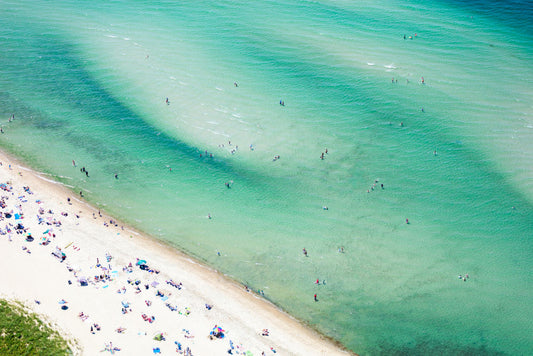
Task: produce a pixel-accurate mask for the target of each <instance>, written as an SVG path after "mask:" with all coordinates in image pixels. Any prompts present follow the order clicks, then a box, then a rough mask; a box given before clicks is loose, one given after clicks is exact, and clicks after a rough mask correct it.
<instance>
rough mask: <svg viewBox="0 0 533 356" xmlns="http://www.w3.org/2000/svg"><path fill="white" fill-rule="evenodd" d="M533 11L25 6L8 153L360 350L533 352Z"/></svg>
mask: <svg viewBox="0 0 533 356" xmlns="http://www.w3.org/2000/svg"><path fill="white" fill-rule="evenodd" d="M531 8H532V7H531V6H528V4H527V3H520V2H517V3H512V2H510V3H506V4H503V5H502V4H492V3H490V2H489V3H476V2H467V3H464V2H463V3H457V4H454V3H449V4H442V3H440V2H435V1H434V2H421V1H415V2H409V3H404V2H380V1H378V2H376V1H373V2H365V1H363V2H356V3H354V2H349V1H335V2H333V1H314V2H311V1H277V2H273V1H255V2H253V3H250V2H244V1H221V2H217V3H213V2H205V1H199V2H198V1H197V2H170V1H167V2H165V1H160V2H156V1H150V2H126V1H114V2H99V1H96V2H79V1H53V2H41V1H37V2H35V1H32V2H29V1H16V2H15V1H13V2H9V1H3V2H1V3H0V14H1V16H0V28H1V30H0V44H1V48H2V51H0V60H1V63H2V65H1V66H0V123H1V124H2V126H3V128H4V131H5V133H4V134H3V135H1V136H0V145H1V146H2V147H4V149H7V150H9V151H10V152H12V153H14V154H16V155H17V156H19V157H21V158H22V159H24V160H25V161H26V162H28V163H29V164H30V165H31V166H33V167H35V168H36V169H37V170H40V171H43V172H46V173H48V174H50V175H51V177H52V178H54V179H56V180H59V181H61V182H63V183H64V184H66V185H68V186H69V187H72V189H74V191H75V192H78V191H80V190H83V192H84V193H85V197H86V199H87V200H88V201H90V202H92V203H94V204H95V205H97V206H100V207H102V208H104V209H105V210H106V211H108V212H110V213H112V214H115V215H116V216H118V217H120V218H122V219H124V220H126V221H128V222H130V223H131V224H132V225H134V226H136V227H138V228H140V229H142V230H144V231H146V232H148V233H150V234H152V235H153V236H154V237H156V238H158V239H162V240H165V241H167V242H170V243H171V244H173V245H175V246H177V247H178V248H180V249H182V250H184V251H186V252H188V253H190V254H191V255H194V256H196V257H198V258H200V259H202V260H203V261H205V262H206V263H208V264H210V265H212V266H213V267H215V268H217V269H219V270H221V271H224V272H225V273H226V274H228V275H230V276H232V277H233V278H235V279H237V280H239V281H242V282H243V283H246V284H248V285H250V286H251V287H252V288H254V289H261V290H264V292H265V297H266V298H268V299H269V300H272V301H273V302H275V303H276V304H278V305H280V306H281V307H283V308H284V309H286V310H287V311H289V312H290V313H291V314H293V315H295V316H297V317H298V318H300V319H302V320H304V321H306V322H308V323H310V324H312V325H313V326H315V327H316V328H317V329H319V330H320V331H322V332H323V333H325V334H327V335H329V336H332V337H334V338H335V339H337V340H339V341H340V342H342V343H343V344H344V345H346V346H347V347H348V348H350V349H352V350H354V351H356V352H358V353H361V354H365V355H378V354H387V355H390V354H410V355H413V354H500V353H503V354H527V353H528V352H529V351H530V350H531V349H533V340H532V338H531V335H532V332H533V326H532V323H531V320H532V319H533V312H532V310H533V308H532V307H533V305H532V304H533V303H532V300H533V283H532V282H533V275H532V273H531V271H532V270H533V269H532V267H533V259H532V253H533V249H532V240H531V238H532V236H533V178H532V177H533V168H532V167H533V166H531V164H530V156H531V154H532V153H533V118H532V111H533V110H532V104H531V103H532V101H531V98H532V91H533V90H532V89H531V87H530V84H529V82H530V81H531V79H532V78H533V69H532V68H533V66H532V60H531V58H533V56H532V55H531V54H532V53H531V52H532V48H533V47H532V44H533V31H532V26H531V24H530V21H529V20H530V18H531V16H530V15H531ZM415 33H416V36H415ZM404 34H405V35H406V39H405V40H404V39H403V35H404ZM409 36H413V39H412V40H411V39H409ZM422 77H424V82H425V83H424V84H422V83H421V78H422ZM392 78H394V80H395V81H396V80H397V81H398V82H397V83H392V82H391V79H392ZM234 82H237V83H238V87H235V86H234ZM166 98H169V100H170V105H166V104H165V99H166ZM280 100H283V101H284V102H285V106H280V105H279V101H280ZM422 108H423V109H424V110H423V111H422ZM13 113H15V120H14V121H13V122H8V119H9V117H10V116H11V114H13ZM401 123H403V126H401V125H400V124H401ZM229 141H231V145H230V144H229ZM250 145H252V147H253V148H254V149H253V150H251V149H250ZM236 146H238V148H236ZM326 147H327V149H328V153H327V154H326V155H325V159H324V160H321V159H320V156H321V153H322V152H324V151H325V148H326ZM232 150H235V152H234V153H231V151H232ZM435 150H436V151H437V155H434V151H435ZM205 151H207V152H208V155H207V156H206V154H205ZM209 154H213V157H209ZM200 155H201V156H200ZM277 155H279V156H280V159H279V160H276V161H273V157H275V156H277ZM72 160H75V161H76V163H77V165H78V167H73V165H72ZM82 166H85V167H86V168H87V170H88V171H89V175H90V176H89V177H86V176H85V175H83V174H82V173H81V172H80V171H79V168H80V167H82ZM169 168H172V170H170V169H169ZM115 173H117V174H118V176H119V179H115V178H114V174H115ZM376 180H378V183H377V184H376V187H375V189H374V190H370V191H369V192H368V193H367V190H369V189H370V188H371V186H372V185H373V183H374V182H375V181H376ZM230 181H233V184H232V186H231V189H228V188H226V186H225V183H226V182H230ZM380 184H383V185H384V189H381V187H380ZM323 206H327V207H328V210H324V209H323ZM513 207H514V208H513ZM208 214H210V215H211V216H212V219H207V215H208ZM406 218H408V219H409V221H410V224H409V225H407V224H405V219H406ZM340 246H343V247H344V249H345V253H339V252H338V248H339V247H340ZM304 247H305V248H306V249H307V250H308V251H309V257H308V258H305V257H304V256H303V254H302V252H301V251H302V248H304ZM217 252H220V254H221V256H218V255H217ZM464 273H469V275H470V278H469V279H468V281H467V282H463V281H460V280H459V279H458V278H457V276H458V275H459V274H464ZM317 278H320V279H321V280H324V279H325V280H326V285H320V286H316V285H314V283H313V282H314V281H315V280H316V279H317ZM315 293H317V294H318V296H319V300H320V301H319V302H318V303H315V302H314V301H313V294H315Z"/></svg>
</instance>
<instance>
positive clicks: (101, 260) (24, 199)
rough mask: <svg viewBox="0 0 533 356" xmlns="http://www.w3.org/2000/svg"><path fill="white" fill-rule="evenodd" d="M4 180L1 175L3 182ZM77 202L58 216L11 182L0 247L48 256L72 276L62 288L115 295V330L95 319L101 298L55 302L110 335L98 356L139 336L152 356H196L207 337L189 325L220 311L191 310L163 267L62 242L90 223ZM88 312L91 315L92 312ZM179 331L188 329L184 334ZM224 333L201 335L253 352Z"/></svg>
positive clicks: (234, 350) (4, 189)
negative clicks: (199, 339) (68, 229)
mask: <svg viewBox="0 0 533 356" xmlns="http://www.w3.org/2000/svg"><path fill="white" fill-rule="evenodd" d="M1 165H2V163H0V166H1ZM10 168H11V167H10ZM85 171H86V170H85ZM82 172H83V171H82ZM20 174H21V173H20ZM2 176H3V175H0V179H2ZM4 177H5V176H4ZM73 200H74V198H72V199H70V198H69V200H68V203H67V204H65V205H64V206H63V208H64V209H65V210H62V211H60V212H59V213H56V212H55V210H56V209H58V207H57V206H56V207H51V206H47V204H46V202H45V201H44V200H43V199H41V198H39V196H38V194H37V193H35V192H33V191H32V190H31V189H30V187H29V186H20V187H19V186H16V185H15V184H13V182H12V181H10V180H4V181H3V182H1V183H0V208H1V210H0V240H4V241H6V242H5V244H4V245H2V246H3V247H2V248H10V247H11V248H13V253H16V247H18V249H19V250H20V249H21V250H22V252H23V253H24V254H26V255H28V254H32V251H37V250H39V253H41V255H42V254H43V251H45V252H44V254H45V255H46V253H47V254H48V255H49V256H50V257H49V258H50V261H51V262H50V263H56V264H61V265H60V266H64V268H65V269H66V270H67V271H68V273H67V275H68V276H69V277H67V279H66V280H65V281H64V283H65V284H66V285H68V288H70V289H72V290H73V289H80V290H88V289H97V290H99V292H100V293H109V292H108V290H109V291H115V292H114V293H115V295H116V297H115V298H114V299H115V301H116V311H117V312H119V313H120V315H122V317H121V318H120V320H122V322H119V323H118V324H115V325H113V322H112V321H111V320H114V322H116V318H109V320H102V319H103V318H102V317H100V319H101V320H95V318H93V317H91V315H93V313H94V308H95V307H96V308H98V303H99V301H98V299H97V298H96V299H95V300H92V301H90V300H87V301H86V302H85V303H84V305H79V303H76V302H75V301H71V300H70V298H69V297H68V295H65V296H62V295H57V300H59V306H60V310H61V311H62V313H75V316H76V319H78V321H79V323H81V324H82V325H85V327H86V328H87V332H88V333H90V334H91V335H95V337H97V336H98V335H105V337H106V339H107V340H109V341H107V342H106V343H105V344H104V345H103V346H102V349H101V352H109V353H111V354H115V353H119V352H121V351H122V352H124V349H125V346H126V345H124V344H122V345H121V340H122V342H124V341H123V340H124V339H123V335H127V334H128V333H136V334H137V335H138V336H139V337H145V340H146V344H151V345H152V346H151V347H150V348H151V351H152V352H153V353H154V354H157V353H162V351H163V350H167V351H168V350H169V348H170V347H169V345H172V349H173V352H174V351H175V352H176V353H177V354H182V355H192V354H193V347H194V344H195V343H194V340H195V336H197V335H201V334H202V333H203V331H201V330H195V331H192V330H193V326H194V325H190V323H189V322H188V321H187V318H189V317H190V315H191V314H192V313H202V314H206V315H205V318H207V319H212V320H213V323H214V324H215V325H216V318H217V317H216V315H217V311H216V309H217V307H216V305H214V304H213V302H212V301H207V300H206V301H202V303H201V305H198V306H196V305H187V304H186V303H187V299H186V298H184V297H183V294H182V293H184V292H186V289H187V288H186V286H185V285H184V283H182V282H181V281H180V280H179V278H176V276H169V275H167V274H165V273H164V272H162V271H161V270H160V268H159V267H155V265H156V263H152V262H150V263H148V262H147V261H146V260H143V259H141V258H137V259H136V260H130V261H129V262H127V261H121V260H116V259H115V257H114V256H113V255H112V254H111V253H109V252H108V251H100V253H98V254H94V255H93V256H92V258H90V256H88V255H87V252H85V251H84V249H85V250H88V248H84V247H83V245H84V242H83V241H70V242H67V240H65V238H67V239H68V237H66V236H65V234H64V233H63V228H64V225H65V224H68V225H69V226H72V225H79V224H80V222H81V221H82V220H84V218H86V217H87V218H88V217H89V216H90V215H84V214H82V212H81V211H76V212H72V209H73V207H72V203H73ZM59 210H61V208H59V209H58V211H59ZM67 210H70V211H67ZM92 218H93V219H100V220H102V224H103V225H104V229H113V230H116V233H117V234H120V233H123V232H124V229H123V227H118V224H117V223H116V222H115V221H113V220H112V219H109V218H106V217H104V216H102V214H101V213H100V211H98V215H96V214H95V213H93V215H92ZM93 219H90V220H93ZM108 222H109V223H108ZM7 241H8V242H7ZM0 242H1V241H0ZM88 243H90V242H88ZM85 245H87V243H85ZM84 253H85V255H84ZM88 259H91V260H92V262H86V263H85V264H84V263H83V261H87V260H88ZM54 261H55V262H54ZM52 293H53V291H52ZM106 300H109V299H106ZM34 302H35V304H36V305H42V303H43V301H42V300H40V298H36V299H35V300H34ZM85 308H87V309H91V308H93V311H92V312H91V310H86V309H85ZM213 310H215V312H213ZM132 317H136V318H139V319H142V320H143V321H145V322H146V323H143V325H145V328H142V329H140V330H132V329H133V328H132V327H130V326H129V325H128V320H131V319H130V318H132ZM161 320H166V321H167V322H166V323H165V324H163V325H169V323H168V321H169V320H172V324H173V325H174V326H175V328H174V329H173V330H165V331H161V329H159V327H161V326H160V325H161V324H162V322H161ZM152 325H153V326H152ZM180 325H183V326H184V327H183V328H181V329H180ZM177 330H180V331H177ZM220 330H222V329H220ZM220 330H219V329H217V330H216V331H215V332H214V333H213V331H211V332H209V331H207V330H206V331H205V334H204V335H203V336H206V337H209V336H210V337H213V338H214V339H217V340H222V339H223V340H224V341H227V342H228V343H227V348H226V352H227V353H228V354H236V355H244V354H246V353H247V352H249V350H248V349H247V348H245V347H244V346H243V345H242V344H240V343H236V342H234V341H233V340H231V339H229V338H227V337H226V336H227V335H228V332H227V331H223V332H221V331H220ZM265 330H268V329H263V330H261V329H259V330H258V331H257V333H258V334H259V335H262V336H268V335H269V333H268V332H267V333H265ZM155 331H157V333H156V334H155V336H154V337H150V335H153V334H154V332H155ZM221 342H223V341H221ZM118 345H120V346H118ZM272 350H275V349H274V348H272ZM272 352H274V351H272Z"/></svg>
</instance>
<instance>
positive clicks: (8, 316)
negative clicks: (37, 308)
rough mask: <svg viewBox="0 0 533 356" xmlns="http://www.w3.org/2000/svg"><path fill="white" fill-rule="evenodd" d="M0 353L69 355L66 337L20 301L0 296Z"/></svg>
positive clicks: (8, 354)
mask: <svg viewBox="0 0 533 356" xmlns="http://www.w3.org/2000/svg"><path fill="white" fill-rule="evenodd" d="M0 355H3V356H11V355H13V356H14V355H17V356H20V355H43V356H44V355H46V356H48V355H58V356H59V355H72V351H71V350H70V347H69V344H68V342H67V340H66V339H64V338H63V337H61V335H60V334H59V332H57V331H56V330H54V329H52V328H51V327H50V326H49V325H48V324H47V323H46V322H44V321H43V320H41V319H39V317H38V316H37V315H36V314H34V313H32V312H30V311H28V310H27V309H26V308H24V306H23V305H22V304H19V303H16V302H11V301H7V300H2V299H0Z"/></svg>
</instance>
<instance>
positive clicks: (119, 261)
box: [0, 152, 349, 355]
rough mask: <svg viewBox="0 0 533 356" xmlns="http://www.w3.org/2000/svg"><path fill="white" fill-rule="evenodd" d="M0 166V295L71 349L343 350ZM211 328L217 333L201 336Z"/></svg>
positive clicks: (19, 171)
mask: <svg viewBox="0 0 533 356" xmlns="http://www.w3.org/2000/svg"><path fill="white" fill-rule="evenodd" d="M0 162H2V165H1V166H0V183H3V185H1V186H0V188H1V190H0V196H1V199H0V200H1V202H2V205H3V207H2V209H0V211H2V216H1V218H0V219H1V220H0V233H1V235H0V268H1V270H2V272H3V273H2V274H0V285H1V289H0V296H1V297H4V298H8V299H17V300H20V301H23V302H24V303H25V304H26V305H27V306H29V307H30V308H31V309H33V310H34V311H36V312H37V313H39V314H41V315H44V316H45V317H46V318H47V319H48V320H49V321H50V322H52V323H54V324H56V325H57V327H58V329H59V330H60V331H61V332H62V333H63V334H64V335H67V336H68V337H70V338H72V339H75V340H76V342H77V345H78V346H77V348H78V350H77V353H78V354H82V355H97V354H100V352H101V351H104V352H105V353H107V352H109V353H115V354H117V355H153V354H154V353H157V352H158V350H159V351H160V352H161V354H167V355H168V354H180V353H182V354H187V352H188V351H190V353H191V354H193V355H227V354H229V350H231V352H232V354H241V355H242V354H252V355H262V353H263V352H264V354H265V355H274V354H277V355H348V354H349V353H347V352H345V351H343V350H341V349H340V348H338V347H337V346H336V345H335V344H334V343H332V342H331V341H329V340H328V339H326V338H323V337H321V336H320V335H318V334H317V333H315V332H314V331H312V330H311V329H309V328H307V327H305V326H303V325H301V324H300V323H298V322H297V321H296V320H294V319H293V318H291V317H290V316H289V315H287V314H286V313H283V312H282V311H280V310H279V309H277V308H276V307H275V306H274V305H272V304H271V303H269V302H267V301H265V300H263V299H261V298H258V297H257V296H256V295H254V294H252V293H250V292H247V291H246V290H245V289H244V288H243V287H242V286H240V285H238V284H237V283H234V282H232V281H230V280H229V279H227V278H225V277H224V276H222V275H221V274H220V273H217V272H216V271H213V270H211V269H209V268H207V267H205V266H202V265H201V264H199V263H198V262H196V261H194V260H192V259H191V258H189V257H188V256H185V255H183V254H181V253H179V252H178V251H176V250H174V249H172V248H169V247H168V246H164V245H162V244H160V243H158V242H157V241H155V240H153V239H150V238H148V237H146V236H143V235H141V234H138V233H137V232H135V231H134V230H133V229H131V228H129V227H127V226H123V225H122V224H121V223H115V221H114V220H113V218H111V217H109V216H104V215H102V216H100V214H99V212H98V210H97V209H95V208H93V207H91V206H89V205H87V204H86V203H85V202H83V201H80V200H79V199H78V197H77V196H76V194H74V193H72V192H71V191H69V190H67V189H66V188H64V187H63V186H62V185H61V184H58V183H54V182H51V181H49V180H48V179H46V178H45V177H44V176H41V175H39V174H37V173H36V172H34V171H32V170H30V169H28V168H26V167H24V166H22V165H21V164H20V163H19V162H17V161H16V160H14V159H13V158H12V157H10V156H8V155H6V154H4V153H2V152H0ZM68 199H70V201H68ZM19 224H20V225H19ZM17 227H19V228H18V229H17ZM29 234H31V237H32V238H33V241H29V240H31V238H29V239H28V235H29ZM59 249H60V250H59ZM54 253H56V255H57V256H54ZM61 254H65V256H66V258H65V260H64V261H62V257H61V256H62V255H61ZM139 259H141V260H144V261H146V263H145V266H146V267H143V268H146V269H144V270H143V269H141V268H140V266H139V265H138V264H139ZM141 262H142V261H141ZM85 280H86V281H87V285H83V284H85V283H84V281H85ZM215 326H217V327H220V328H222V329H223V330H224V332H223V334H224V337H223V338H217V337H211V338H210V337H209V335H210V333H211V331H212V330H213V329H214V328H215ZM120 328H123V329H124V330H123V331H121V330H120ZM117 329H118V331H117ZM265 329H267V330H268V336H265V335H262V334H263V331H264V330H265ZM119 331H121V332H119ZM161 334H162V336H163V338H164V340H161V341H159V340H156V339H154V337H156V336H158V335H161ZM178 344H179V345H178ZM178 346H180V347H181V350H178ZM106 349H107V350H106ZM113 349H114V350H115V351H112V350H113ZM119 349H120V351H119Z"/></svg>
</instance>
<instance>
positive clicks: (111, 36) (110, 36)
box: [104, 35, 118, 38]
mask: <svg viewBox="0 0 533 356" xmlns="http://www.w3.org/2000/svg"><path fill="white" fill-rule="evenodd" d="M104 36H106V37H109V38H117V37H118V36H115V35H104Z"/></svg>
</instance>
